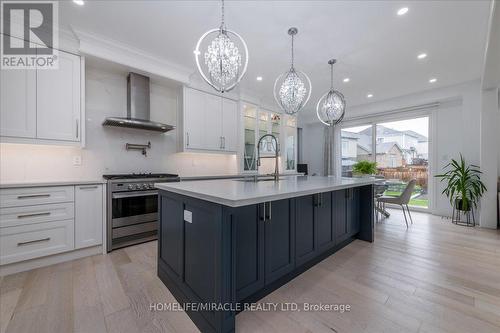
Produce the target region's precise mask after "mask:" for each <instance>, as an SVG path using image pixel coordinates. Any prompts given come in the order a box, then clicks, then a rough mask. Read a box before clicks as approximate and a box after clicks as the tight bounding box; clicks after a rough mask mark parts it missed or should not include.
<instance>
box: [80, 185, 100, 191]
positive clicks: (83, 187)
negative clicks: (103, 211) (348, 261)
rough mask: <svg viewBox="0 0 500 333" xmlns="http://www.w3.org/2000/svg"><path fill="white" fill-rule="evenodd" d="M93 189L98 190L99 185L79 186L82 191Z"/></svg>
mask: <svg viewBox="0 0 500 333" xmlns="http://www.w3.org/2000/svg"><path fill="white" fill-rule="evenodd" d="M91 188H97V185H91V186H79V189H80V190H87V189H91Z"/></svg>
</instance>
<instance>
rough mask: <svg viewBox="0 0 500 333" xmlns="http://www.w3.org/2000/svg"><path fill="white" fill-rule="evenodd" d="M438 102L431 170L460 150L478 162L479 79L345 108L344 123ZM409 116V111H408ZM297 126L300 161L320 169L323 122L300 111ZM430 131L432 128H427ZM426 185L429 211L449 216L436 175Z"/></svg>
mask: <svg viewBox="0 0 500 333" xmlns="http://www.w3.org/2000/svg"><path fill="white" fill-rule="evenodd" d="M438 101H439V102H442V105H441V106H440V107H439V109H437V110H436V111H434V115H433V117H434V122H435V123H434V127H435V138H434V140H435V141H434V142H432V141H431V142H429V144H430V145H432V146H433V147H434V150H435V151H434V159H435V161H434V162H435V163H434V167H433V170H431V172H432V173H433V174H437V173H440V172H441V171H442V170H443V169H442V168H443V166H444V165H446V164H447V163H448V162H449V160H450V159H451V158H457V157H458V156H459V153H460V152H461V153H462V154H463V156H464V157H465V159H466V160H467V162H469V163H474V164H479V162H480V154H479V151H480V149H479V147H480V107H481V102H480V101H481V98H480V82H479V81H473V82H467V83H464V84H461V85H456V86H451V87H445V88H439V89H434V90H430V91H425V92H422V93H417V94H411V95H407V96H401V97H398V98H394V99H390V100H386V101H382V102H377V103H370V104H365V105H361V106H355V107H351V108H348V109H347V110H346V118H345V120H344V123H345V124H348V123H349V118H353V117H367V118H369V117H370V116H373V115H376V114H380V113H382V112H384V111H390V110H395V109H399V108H405V107H410V106H415V105H421V104H426V103H431V102H438ZM408 115H409V116H410V112H409V113H408ZM299 127H302V128H303V137H304V145H303V151H304V163H309V170H310V173H314V172H316V173H319V174H321V172H322V165H323V158H322V156H323V142H322V140H323V135H322V133H323V126H322V125H320V124H319V121H317V120H316V119H315V115H314V114H312V113H308V114H302V115H301V116H300V117H299ZM431 131H432V129H431ZM430 186H433V189H435V190H434V198H432V199H433V201H434V207H433V212H434V213H435V214H438V215H444V216H450V215H451V207H450V204H449V201H448V199H447V198H446V197H444V196H442V195H441V194H440V193H441V191H442V189H443V186H442V185H441V184H440V182H439V181H438V180H437V179H434V178H432V180H431V181H430Z"/></svg>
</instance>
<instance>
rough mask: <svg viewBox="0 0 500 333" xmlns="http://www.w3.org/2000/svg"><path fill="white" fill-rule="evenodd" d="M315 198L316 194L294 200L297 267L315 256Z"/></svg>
mask: <svg viewBox="0 0 500 333" xmlns="http://www.w3.org/2000/svg"><path fill="white" fill-rule="evenodd" d="M316 198H317V194H314V195H308V196H304V197H299V198H296V199H295V261H296V264H297V266H299V265H302V264H303V263H305V262H307V261H309V260H310V259H312V258H314V256H315V255H316V242H315V229H316V226H315V221H314V210H315V207H314V206H315V202H316ZM330 224H331V222H330Z"/></svg>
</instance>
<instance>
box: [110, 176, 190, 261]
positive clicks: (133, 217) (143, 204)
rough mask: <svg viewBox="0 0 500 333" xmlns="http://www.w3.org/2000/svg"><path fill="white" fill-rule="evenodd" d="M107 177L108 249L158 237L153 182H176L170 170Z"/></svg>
mask: <svg viewBox="0 0 500 333" xmlns="http://www.w3.org/2000/svg"><path fill="white" fill-rule="evenodd" d="M103 178H105V179H106V180H107V185H108V186H107V215H106V216H107V217H106V224H107V239H106V242H107V250H108V252H110V251H112V250H115V249H118V248H121V247H125V246H129V245H133V244H138V243H143V242H147V241H151V240H155V239H157V231H158V190H157V189H155V188H154V183H166V182H178V181H180V179H179V176H178V175H173V174H166V173H162V174H158V173H157V174H152V173H149V174H144V173H142V174H120V175H104V176H103Z"/></svg>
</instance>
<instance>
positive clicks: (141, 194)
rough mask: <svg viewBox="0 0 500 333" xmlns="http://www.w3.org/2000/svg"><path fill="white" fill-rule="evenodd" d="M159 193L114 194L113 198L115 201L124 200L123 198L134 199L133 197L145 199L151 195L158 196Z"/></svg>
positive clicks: (154, 191)
mask: <svg viewBox="0 0 500 333" xmlns="http://www.w3.org/2000/svg"><path fill="white" fill-rule="evenodd" d="M157 194H158V191H156V190H153V191H134V192H118V193H113V194H112V195H111V197H112V198H113V199H122V198H132V197H145V196H149V195H157Z"/></svg>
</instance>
